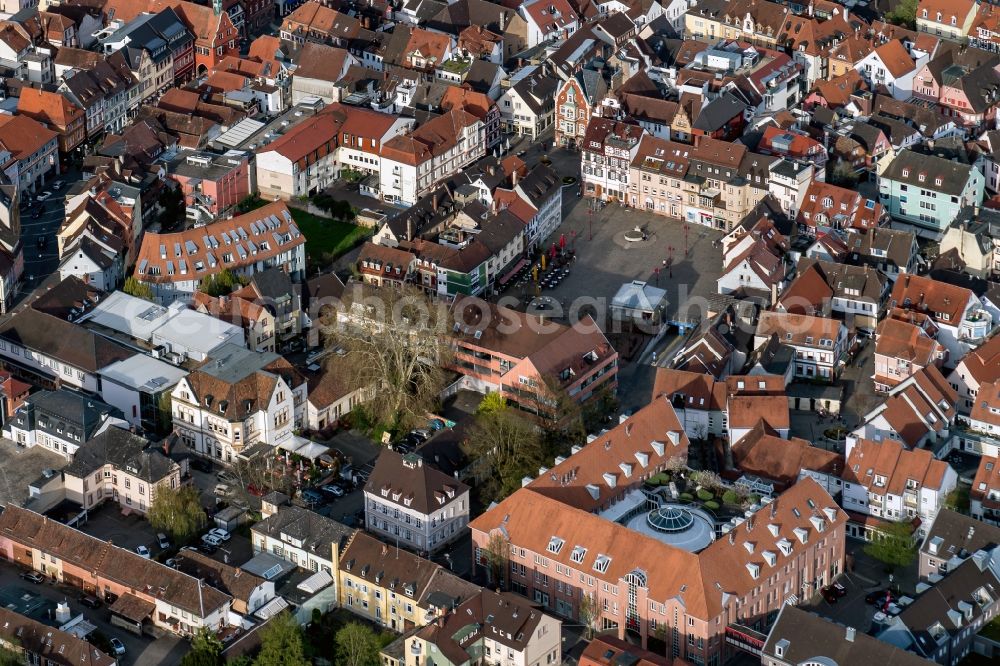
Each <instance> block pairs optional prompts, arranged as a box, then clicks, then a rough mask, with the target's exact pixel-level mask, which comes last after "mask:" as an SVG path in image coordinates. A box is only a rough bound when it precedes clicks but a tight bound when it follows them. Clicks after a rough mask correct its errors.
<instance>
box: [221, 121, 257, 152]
mask: <svg viewBox="0 0 1000 666" xmlns="http://www.w3.org/2000/svg"><path fill="white" fill-rule="evenodd" d="M263 127H264V123H262V122H260V121H259V120H253V119H251V118H246V119H244V120H241V121H240V122H238V123H236V124H235V125H233V126H232V127H230V128H229V129H228V130H227V131H225V132H223V133H222V134H220V135H219V136H218V137H216V139H215V141H216V142H217V143H221V144H222V145H223V146H229V147H230V148H235V147H236V146H239V145H240V144H242V143H244V142H245V141H246V140H247V139H249V138H250V137H252V136H253V135H254V134H256V133H257V132H259V131H260V130H261V129H262V128H263Z"/></svg>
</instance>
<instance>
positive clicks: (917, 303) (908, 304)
mask: <svg viewBox="0 0 1000 666" xmlns="http://www.w3.org/2000/svg"><path fill="white" fill-rule="evenodd" d="M891 299H892V301H891V303H890V305H892V306H893V307H901V308H904V309H913V310H917V311H919V312H926V313H927V314H928V315H930V316H931V317H933V318H934V320H935V321H936V322H937V323H938V325H942V324H947V325H949V326H959V325H961V322H962V317H963V315H964V314H965V309H966V307H967V306H968V305H969V303H970V301H974V300H977V299H976V298H975V296H974V295H973V293H972V291H970V290H969V289H966V288H965V287H958V286H955V285H952V284H948V283H946V282H939V281H938V280H934V279H932V278H929V277H924V276H922V275H911V274H909V273H907V274H905V275H902V276H900V277H899V279H898V280H896V283H895V284H894V285H893V288H892V296H891Z"/></svg>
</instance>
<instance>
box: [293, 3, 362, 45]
mask: <svg viewBox="0 0 1000 666" xmlns="http://www.w3.org/2000/svg"><path fill="white" fill-rule="evenodd" d="M282 4H285V3H282ZM279 12H280V14H281V15H282V16H285V18H284V20H283V21H282V22H281V31H280V33H279V36H280V37H281V39H282V40H283V41H288V42H292V43H293V44H305V43H306V42H321V43H327V44H332V45H334V46H341V47H347V46H349V45H350V43H351V42H352V41H354V40H356V39H357V38H358V37H359V36H360V34H361V30H362V26H361V21H360V20H359V19H358V18H356V17H354V16H348V15H347V14H344V13H341V12H338V11H337V10H335V9H331V8H330V7H327V6H325V5H323V4H321V3H319V2H305V3H303V4H302V5H301V6H299V7H298V8H296V9H295V11H292V12H291V13H289V12H288V11H287V10H285V11H281V10H279ZM286 14H287V16H286Z"/></svg>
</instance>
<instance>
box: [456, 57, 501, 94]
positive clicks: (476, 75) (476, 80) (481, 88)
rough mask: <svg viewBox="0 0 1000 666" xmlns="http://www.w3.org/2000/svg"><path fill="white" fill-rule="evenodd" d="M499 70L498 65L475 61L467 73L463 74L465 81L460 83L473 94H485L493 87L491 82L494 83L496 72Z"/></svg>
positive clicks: (486, 61) (485, 61)
mask: <svg viewBox="0 0 1000 666" xmlns="http://www.w3.org/2000/svg"><path fill="white" fill-rule="evenodd" d="M499 69H500V65H497V64H495V63H492V62H489V61H488V60H475V61H474V62H473V63H472V66H471V67H469V71H468V72H466V74H465V80H464V81H463V82H462V84H463V85H468V86H469V87H470V88H472V90H473V92H478V93H483V94H484V95H485V94H487V93H488V92H489V91H490V89H491V88H492V86H493V82H494V81H496V78H497V71H498V70H499Z"/></svg>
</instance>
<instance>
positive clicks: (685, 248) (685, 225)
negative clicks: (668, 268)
mask: <svg viewBox="0 0 1000 666" xmlns="http://www.w3.org/2000/svg"><path fill="white" fill-rule="evenodd" d="M689 231H691V225H690V224H688V223H687V222H685V223H684V256H685V257H687V256H688V232H689Z"/></svg>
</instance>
